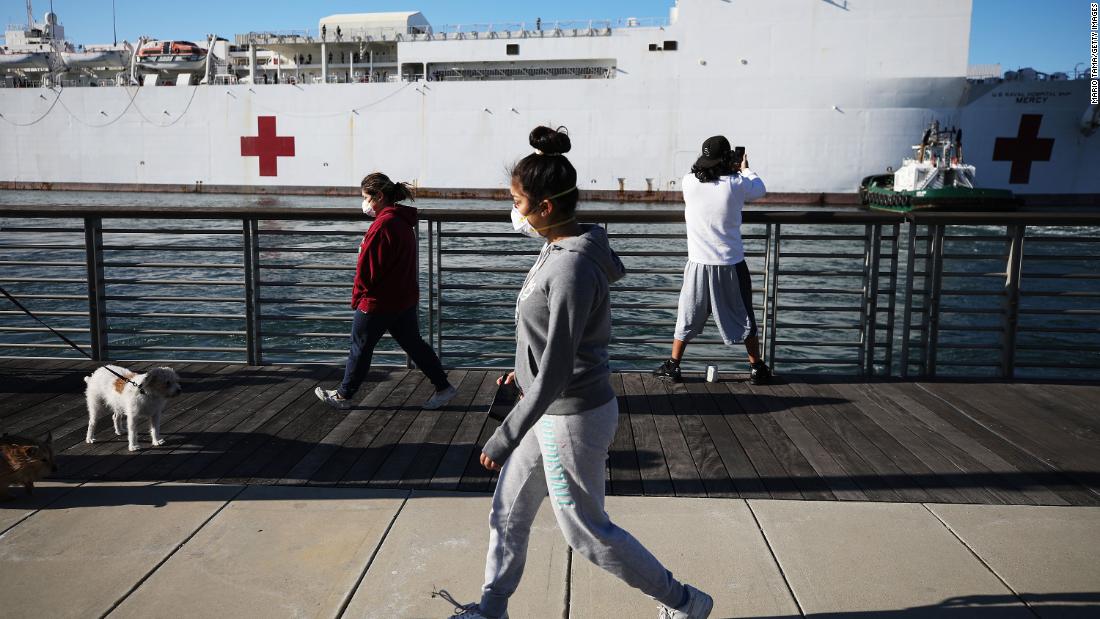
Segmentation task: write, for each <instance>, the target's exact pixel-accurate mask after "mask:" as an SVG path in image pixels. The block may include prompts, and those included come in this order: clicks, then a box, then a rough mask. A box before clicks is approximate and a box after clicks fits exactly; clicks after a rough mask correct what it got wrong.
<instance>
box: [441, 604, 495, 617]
mask: <svg viewBox="0 0 1100 619" xmlns="http://www.w3.org/2000/svg"><path fill="white" fill-rule="evenodd" d="M447 619H495V618H492V617H489V616H488V615H483V614H481V608H480V607H479V606H478V605H477V604H476V603H474V604H467V605H465V606H456V607H455V612H454V614H453V615H451V616H450V617H448V618H447ZM500 619H508V613H504V615H502V616H501V617H500Z"/></svg>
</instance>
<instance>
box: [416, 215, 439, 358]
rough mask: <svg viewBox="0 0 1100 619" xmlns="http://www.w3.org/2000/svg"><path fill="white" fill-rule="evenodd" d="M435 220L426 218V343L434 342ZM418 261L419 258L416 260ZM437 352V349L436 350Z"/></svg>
mask: <svg viewBox="0 0 1100 619" xmlns="http://www.w3.org/2000/svg"><path fill="white" fill-rule="evenodd" d="M434 225H435V222H433V221H432V220H430V219H429V220H428V344H432V343H433V342H435V287H434V283H433V282H435V234H433V230H432V226H434ZM418 261H419V260H418ZM437 354H438V351H437Z"/></svg>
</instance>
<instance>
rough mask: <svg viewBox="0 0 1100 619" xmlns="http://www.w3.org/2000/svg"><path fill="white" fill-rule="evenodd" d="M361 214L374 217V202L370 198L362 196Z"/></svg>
mask: <svg viewBox="0 0 1100 619" xmlns="http://www.w3.org/2000/svg"><path fill="white" fill-rule="evenodd" d="M363 214H364V215H366V216H367V217H374V216H375V214H376V213H375V212H374V202H373V200H371V199H370V198H363Z"/></svg>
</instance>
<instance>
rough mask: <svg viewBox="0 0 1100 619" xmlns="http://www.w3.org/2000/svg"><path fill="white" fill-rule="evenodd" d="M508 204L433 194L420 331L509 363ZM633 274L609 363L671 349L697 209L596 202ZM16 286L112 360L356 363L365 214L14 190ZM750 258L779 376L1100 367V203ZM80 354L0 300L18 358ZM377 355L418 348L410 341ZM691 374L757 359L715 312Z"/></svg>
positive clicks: (638, 365)
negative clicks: (87, 202) (350, 345)
mask: <svg viewBox="0 0 1100 619" xmlns="http://www.w3.org/2000/svg"><path fill="white" fill-rule="evenodd" d="M506 212H507V206H502V207H501V208H499V209H495V210H466V209H434V208H428V209H421V211H420V215H421V222H420V225H419V235H420V236H419V238H420V240H419V242H420V251H419V260H420V272H421V281H420V285H421V291H422V294H421V305H420V309H421V313H422V316H423V317H424V319H425V324H424V335H425V337H426V338H427V339H428V341H429V342H430V343H431V344H432V346H433V348H434V349H435V350H436V353H437V354H438V355H439V357H440V358H441V359H442V360H443V362H444V363H445V364H446V365H448V366H449V367H460V368H484V367H504V366H505V365H507V364H508V363H510V362H511V361H510V360H511V359H512V357H513V355H514V324H513V308H514V304H515V293H516V289H517V288H518V287H519V286H520V285H521V284H522V281H523V277H524V274H525V273H526V270H527V268H528V267H529V266H530V261H531V257H532V256H533V255H534V254H535V253H537V251H538V246H537V243H534V242H533V241H529V240H526V239H522V238H521V237H518V236H517V235H515V233H514V232H513V231H512V230H511V228H510V226H509V223H508V221H507V217H506V216H505V213H506ZM580 213H581V217H582V218H583V220H584V221H587V222H592V223H599V224H603V225H605V226H607V229H608V231H609V235H610V238H611V243H612V246H613V247H614V248H615V249H616V251H617V252H618V253H619V255H620V256H621V257H622V259H623V261H624V263H625V264H626V266H627V269H628V272H629V275H628V277H626V278H624V279H623V280H622V281H620V282H617V283H615V284H613V285H612V319H613V324H614V329H613V335H612V340H611V347H610V356H611V363H612V365H613V367H616V368H619V369H624V370H630V369H646V368H649V367H652V366H653V365H655V364H656V363H657V362H659V361H660V360H661V359H663V358H665V357H666V356H667V354H668V349H669V346H670V344H671V338H672V332H673V326H674V324H675V322H676V306H677V297H678V294H679V290H680V286H681V283H682V272H683V268H684V262H685V260H686V258H687V253H686V242H685V236H684V235H685V232H684V225H683V212H682V211H681V210H678V209H661V210H629V211H628V210H594V209H582V210H581V211H580ZM0 218H4V219H2V220H0V222H2V226H0V266H2V270H3V273H2V274H0V286H3V287H4V288H5V289H7V290H8V291H10V292H11V293H12V294H14V295H15V296H16V297H18V298H20V299H21V300H22V301H23V302H24V304H25V305H27V306H28V307H29V308H30V309H31V310H32V311H34V312H35V313H36V315H37V316H38V317H39V318H41V319H43V320H45V321H46V322H47V323H48V324H50V325H51V326H52V327H54V328H55V329H57V330H59V331H60V332H62V333H64V334H66V335H67V336H68V337H69V338H70V339H72V340H74V341H75V342H76V343H77V344H78V345H79V346H81V348H82V350H83V351H84V352H85V353H87V354H88V355H90V356H91V357H93V358H94V359H97V360H108V359H110V360H118V361H124V360H149V359H165V360H171V361H179V362H221V363H234V362H235V363H248V364H250V365H260V364H265V363H312V362H321V363H342V361H343V359H344V358H345V356H346V354H347V349H346V346H347V333H348V328H349V319H350V310H349V309H348V299H349V298H350V283H351V280H352V276H353V273H354V259H355V254H356V250H357V247H358V242H359V238H360V236H361V234H362V231H363V228H364V221H363V218H362V215H361V213H359V211H358V209H328V208H326V209H315V208H283V207H278V208H276V207H263V206H248V207H237V208H221V207H218V208H213V207H202V208H195V207H183V206H157V207H125V206H118V207H110V206H84V205H81V206H70V205H56V206H17V205H16V206H3V207H0ZM744 222H745V223H744V227H743V238H744V242H745V248H746V261H747V264H748V266H749V269H750V271H751V274H752V283H753V304H754V307H753V309H754V313H755V316H756V317H757V318H758V332H759V335H760V339H761V342H762V345H763V353H764V357H765V359H766V360H767V361H768V362H769V363H771V364H772V365H773V366H774V367H775V368H776V369H777V371H779V372H800V373H806V372H809V373H824V374H846V375H849V376H858V377H899V378H912V377H919V378H932V377H937V376H972V377H995V378H1002V379H1020V378H1049V377H1063V378H1076V379H1086V380H1088V379H1091V380H1095V379H1097V377H1098V376H1100V328H1098V327H1097V326H1096V318H1097V316H1098V315H1100V274H1098V273H1097V272H1096V269H1095V265H1096V264H1097V261H1098V260H1100V214H1097V213H1087V212H1015V213H927V212H925V213H913V214H909V215H907V216H902V215H898V214H893V213H883V212H870V211H825V210H816V211H813V210H811V211H786V210H754V209H749V210H746V211H745V213H744ZM59 356H64V357H70V358H79V357H80V356H81V355H80V353H77V351H75V350H72V349H70V348H69V347H68V345H66V344H65V343H63V342H61V341H60V340H59V339H57V338H56V337H55V336H54V335H53V334H51V333H49V332H48V330H47V329H46V328H45V327H43V326H42V325H40V324H37V323H35V322H33V321H32V320H30V319H29V318H27V317H26V316H25V315H23V313H22V312H20V311H19V310H18V309H16V308H15V307H13V306H11V305H9V304H8V303H7V302H6V301H0V357H59ZM376 357H377V358H378V359H379V360H381V361H383V362H385V361H389V362H392V363H399V364H400V363H407V359H406V357H405V355H404V353H403V352H402V351H400V350H399V349H398V348H397V347H396V346H395V345H393V344H392V343H385V344H383V345H382V346H380V347H379V350H378V352H377V353H376ZM685 363H686V364H687V365H686V366H685V367H686V368H688V369H696V370H698V369H702V366H703V365H707V364H714V365H718V366H720V370H722V371H726V370H728V369H729V368H736V367H740V366H741V365H742V364H743V363H744V361H743V351H740V352H739V351H738V348H737V347H734V348H732V349H731V348H730V347H728V346H725V345H724V344H723V342H722V339H721V338H719V337H718V336H717V334H716V333H715V332H714V331H713V326H711V327H708V329H707V331H705V332H704V334H703V335H701V336H700V337H699V338H697V339H696V340H694V341H693V342H692V343H691V349H690V354H689V355H688V358H687V360H686V362H685Z"/></svg>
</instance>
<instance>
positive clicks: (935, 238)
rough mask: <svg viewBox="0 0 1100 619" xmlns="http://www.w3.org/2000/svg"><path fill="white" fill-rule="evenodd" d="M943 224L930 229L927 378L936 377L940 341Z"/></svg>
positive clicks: (926, 344)
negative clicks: (930, 266) (930, 268)
mask: <svg viewBox="0 0 1100 619" xmlns="http://www.w3.org/2000/svg"><path fill="white" fill-rule="evenodd" d="M944 228H946V226H945V225H944V224H936V225H935V226H933V227H932V230H933V232H932V251H931V259H932V281H931V285H930V286H929V287H928V288H929V294H928V308H927V312H928V337H927V340H926V343H925V346H926V349H925V350H927V354H926V357H925V358H926V359H928V368H927V370H926V372H927V374H928V376H929V377H935V375H936V353H937V348H938V346H937V343H938V341H939V339H940V289H941V288H942V287H943V244H944V238H943V237H944Z"/></svg>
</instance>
